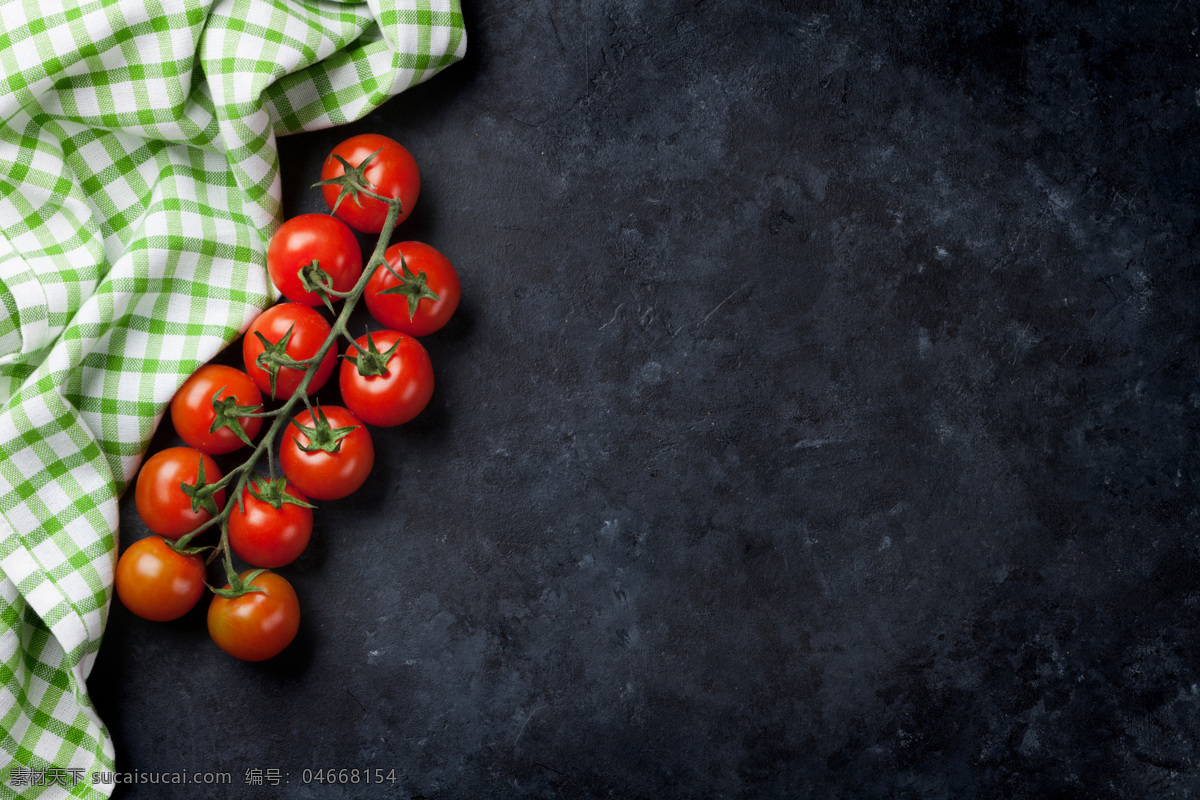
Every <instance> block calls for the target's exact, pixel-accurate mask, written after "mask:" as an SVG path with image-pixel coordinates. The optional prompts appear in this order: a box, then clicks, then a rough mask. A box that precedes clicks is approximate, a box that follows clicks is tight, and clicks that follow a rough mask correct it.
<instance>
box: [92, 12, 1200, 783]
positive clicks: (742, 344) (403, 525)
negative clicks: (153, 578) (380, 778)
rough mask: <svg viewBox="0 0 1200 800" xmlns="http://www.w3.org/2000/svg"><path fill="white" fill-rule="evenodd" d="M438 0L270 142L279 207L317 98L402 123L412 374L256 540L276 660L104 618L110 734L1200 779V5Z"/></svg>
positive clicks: (270, 753) (439, 764)
mask: <svg viewBox="0 0 1200 800" xmlns="http://www.w3.org/2000/svg"><path fill="white" fill-rule="evenodd" d="M467 6H468V7H467V9H466V12H467V26H468V33H469V36H470V49H469V54H468V56H467V58H466V60H465V62H463V63H461V64H459V65H457V66H455V67H452V68H451V69H449V70H448V71H447V72H445V73H444V74H443V75H441V76H439V77H438V78H436V79H435V80H433V81H432V82H431V83H429V84H426V85H424V86H421V87H419V88H417V89H414V90H412V91H411V92H408V93H407V94H405V95H403V96H401V97H400V98H398V99H396V100H394V101H392V102H390V103H388V104H387V105H386V106H385V107H384V108H383V109H381V110H380V111H379V112H377V113H376V114H374V115H373V116H372V117H371V118H369V119H368V120H366V121H364V122H361V123H359V124H356V125H354V126H351V127H350V128H349V129H341V130H337V131H330V132H322V133H317V134H311V135H305V136H299V137H295V138H291V139H287V140H285V141H283V142H281V157H282V159H283V164H284V168H285V176H286V178H285V181H286V182H285V191H286V197H287V200H288V203H289V213H300V212H304V211H318V210H321V209H322V207H321V206H320V200H319V198H318V196H317V194H316V193H315V192H311V191H309V190H308V189H307V188H306V186H307V184H308V183H310V182H311V181H312V180H315V176H316V172H317V170H318V168H319V164H320V161H321V160H322V159H323V157H324V155H325V153H326V152H327V151H328V149H329V148H330V147H331V146H332V145H333V144H334V143H335V142H336V141H339V140H340V139H341V138H343V137H344V136H346V135H348V134H350V133H354V132H364V131H380V132H384V133H387V134H390V135H392V136H394V137H395V138H397V139H398V140H400V141H401V142H403V143H404V144H405V145H406V146H407V147H408V148H410V149H411V150H412V152H413V153H414V154H415V155H416V157H417V159H418V161H419V162H420V164H421V166H422V170H423V185H422V194H421V200H420V203H419V204H418V206H417V208H416V211H415V213H414V215H413V218H412V219H411V220H410V222H409V223H407V224H406V226H405V227H404V228H403V229H402V230H401V233H400V235H401V236H402V237H404V238H414V239H421V240H425V241H428V242H429V243H431V244H433V245H435V246H436V247H438V248H440V249H441V250H442V251H443V252H445V253H446V254H447V255H448V256H449V257H450V258H451V259H452V260H453V261H454V262H455V264H456V265H457V266H458V267H459V270H460V272H461V274H462V278H463V292H464V296H465V299H464V301H463V306H462V307H461V309H460V311H459V313H458V316H457V318H456V319H455V320H454V321H453V322H452V323H451V325H450V326H449V327H448V328H447V329H446V330H444V331H443V332H440V333H438V334H436V335H434V336H431V337H429V338H428V339H427V346H428V348H429V351H430V353H431V355H432V357H433V360H434V364H435V369H436V373H437V381H438V383H437V389H436V393H435V396H434V400H433V402H432V405H431V407H430V408H429V410H428V411H427V412H426V413H425V415H424V416H423V417H421V418H420V419H419V420H418V421H417V422H414V423H413V424H411V425H409V426H406V427H404V428H403V429H394V430H389V431H380V432H378V433H377V435H376V442H377V446H378V449H379V451H380V452H381V453H382V457H381V459H380V461H379V464H378V466H377V470H376V472H375V474H374V475H373V476H372V478H371V479H370V481H369V482H368V484H367V485H366V487H365V488H363V489H362V490H361V491H360V492H359V493H358V494H357V495H356V496H354V497H353V498H351V499H349V500H346V501H342V502H340V503H331V504H328V505H327V506H326V508H325V509H324V513H323V514H321V515H319V517H318V523H317V530H316V533H315V541H314V544H313V546H312V547H311V549H310V551H309V552H308V553H306V554H305V555H304V556H303V557H302V559H301V560H300V561H299V562H298V563H297V564H296V565H295V566H293V567H291V568H288V569H287V570H286V571H285V574H286V575H287V577H288V578H289V579H290V580H292V581H293V583H294V584H295V585H296V587H297V589H298V591H299V593H300V596H301V600H302V604H303V610H304V619H303V623H302V626H301V631H300V634H299V637H298V640H297V641H296V642H295V643H294V644H293V646H292V647H291V649H290V650H289V651H288V653H287V655H286V656H285V657H281V658H279V659H277V660H276V661H275V662H272V663H268V664H265V665H248V664H242V663H239V662H236V661H234V660H232V659H230V658H228V657H226V656H225V655H224V654H222V653H220V652H219V651H218V650H217V649H216V647H215V646H213V645H212V644H211V642H210V641H209V640H208V638H207V635H206V633H205V631H204V623H203V613H202V612H201V611H197V612H194V613H193V614H192V615H190V616H189V617H187V618H185V620H183V621H181V622H179V623H175V624H169V625H155V624H152V623H146V622H143V621H141V620H138V619H136V618H133V617H132V616H131V615H129V614H128V613H127V612H125V611H124V609H122V608H120V606H119V605H117V606H116V607H115V609H114V612H113V614H112V618H111V623H110V627H109V631H108V634H107V636H106V641H105V644H104V647H103V649H102V651H101V653H100V657H99V660H98V662H97V665H96V668H95V671H94V672H93V674H92V677H91V680H90V681H89V686H90V688H91V690H92V692H93V695H94V698H95V702H96V705H97V707H98V708H99V710H100V713H101V715H102V717H103V719H105V721H106V722H107V723H108V725H109V727H110V730H111V732H112V734H113V736H114V738H115V741H116V747H117V753H118V758H119V764H120V768H121V769H125V770H133V769H137V770H142V771H165V770H176V769H187V770H189V771H195V770H229V771H231V772H232V773H233V778H234V789H233V790H232V791H231V792H229V793H228V794H227V795H226V794H225V793H224V792H222V793H221V794H222V796H230V797H242V796H247V797H248V796H251V794H253V795H254V796H259V794H260V792H261V790H252V789H250V788H248V787H243V785H242V781H243V778H244V773H245V771H246V770H247V769H250V768H259V769H266V768H276V769H280V770H282V771H285V772H287V773H288V774H289V777H290V781H291V783H290V784H289V786H288V787H287V789H286V796H288V797H322V798H324V797H355V798H357V797H363V798H374V797H414V798H415V797H425V798H475V797H493V798H498V797H536V798H586V797H600V796H606V797H626V798H660V797H705V798H708V797H729V798H735V797H795V798H852V797H853V798H952V797H963V798H966V797H970V798H1035V797H1037V798H1089V800H1096V799H1097V798H1145V797H1189V796H1196V795H1197V794H1198V793H1200V770H1198V768H1197V759H1198V756H1200V746H1198V738H1200V736H1198V735H1200V688H1198V685H1200V674H1198V673H1200V636H1198V635H1197V631H1196V624H1195V621H1196V615H1197V610H1198V605H1200V591H1198V586H1200V581H1198V578H1197V569H1196V568H1197V563H1198V561H1200V550H1198V547H1197V540H1196V535H1195V532H1196V520H1197V513H1198V511H1200V505H1198V503H1197V474H1198V469H1200V463H1198V456H1197V454H1198V452H1200V451H1198V449H1197V422H1196V420H1197V407H1198V406H1200V384H1198V380H1197V370H1198V360H1197V345H1198V341H1200V340H1198V337H1197V333H1198V331H1197V327H1198V323H1200V319H1198V311H1197V300H1198V299H1200V285H1198V279H1197V261H1198V255H1200V252H1198V247H1197V233H1198V219H1197V186H1198V185H1200V183H1198V180H1200V151H1198V149H1197V134H1198V133H1200V125H1198V121H1200V60H1198V56H1197V43H1198V42H1200V38H1198V36H1197V29H1198V28H1200V7H1198V6H1197V4H1196V3H1194V2H1188V1H1187V0H1178V1H1177V0H1168V1H1167V2H1165V3H1119V4H1118V3H1107V4H1097V3H1088V2H1069V3H1067V2H1049V0H1028V1H1026V2H1021V1H1019V0H1007V1H1005V2H991V3H985V2H969V1H967V0H931V1H928V2H927V1H926V0H921V2H917V1H916V0H912V1H911V2H892V3H871V2H854V1H853V0H828V1H826V0H813V1H812V2H785V3H780V2H767V1H765V0H764V2H758V3H755V2H744V3H728V4H720V3H715V2H711V1H710V2H699V3H693V2H671V1H670V0H666V1H665V2H623V1H622V2H618V1H617V0H579V2H571V3H551V2H546V0H535V1H534V2H530V1H529V0H480V1H479V2H471V3H468V4H467ZM172 435H173V434H172V433H171V431H170V430H169V425H167V426H164V430H163V431H162V432H161V433H160V435H159V437H158V441H157V442H156V446H159V445H163V444H166V443H168V442H170V441H171V440H172ZM122 524H123V534H122V535H123V537H125V538H126V540H129V539H132V538H137V537H140V536H141V535H143V533H144V530H145V529H144V528H143V527H142V526H141V523H140V521H139V520H138V519H137V515H136V512H135V511H134V508H133V505H132V503H131V502H129V499H128V498H127V500H126V502H125V503H123V505H122ZM326 767H345V768H353V767H360V768H372V769H374V768H383V769H385V770H388V769H393V768H394V769H395V771H396V772H395V774H396V779H397V782H396V783H395V784H394V785H391V784H387V785H384V786H371V787H367V786H363V785H359V786H348V787H344V788H340V789H334V788H330V787H323V786H308V787H305V786H303V785H301V771H302V770H303V769H306V768H308V769H314V768H326ZM283 791H284V790H283V789H279V790H274V791H273V792H270V791H269V792H267V794H274V795H276V796H283ZM209 793H210V792H208V791H205V790H203V789H202V788H200V787H177V788H169V787H168V788H164V787H145V786H143V787H131V788H130V789H128V790H124V791H119V792H118V794H117V796H118V797H121V798H130V799H131V798H143V797H153V798H172V797H189V798H190V797H200V796H206V795H208V794H209Z"/></svg>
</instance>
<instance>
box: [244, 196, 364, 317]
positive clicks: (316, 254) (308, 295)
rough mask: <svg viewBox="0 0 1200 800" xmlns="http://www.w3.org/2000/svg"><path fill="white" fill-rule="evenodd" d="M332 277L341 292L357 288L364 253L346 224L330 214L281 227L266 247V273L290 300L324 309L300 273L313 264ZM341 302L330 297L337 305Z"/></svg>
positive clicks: (294, 219)
mask: <svg viewBox="0 0 1200 800" xmlns="http://www.w3.org/2000/svg"><path fill="white" fill-rule="evenodd" d="M314 259H315V260H316V261H317V264H318V266H320V267H321V269H323V270H325V272H326V273H327V274H328V275H329V278H330V285H331V286H332V287H333V288H334V289H335V290H336V291H339V292H348V291H350V290H351V289H353V288H354V284H355V283H357V282H358V278H359V276H360V275H362V269H363V263H362V251H361V250H360V249H359V248H358V240H357V239H355V238H354V233H353V231H351V230H350V229H349V228H347V227H346V225H345V223H343V222H341V221H340V220H336V219H334V218H333V217H331V216H329V215H328V214H301V215H300V216H298V217H292V218H291V219H289V220H288V221H287V222H285V223H283V224H282V225H280V226H279V230H277V231H275V235H274V236H273V237H272V238H271V244H270V245H269V246H268V247H267V271H268V272H270V273H271V280H272V281H274V282H275V285H276V286H277V287H278V288H279V291H281V292H283V296H284V297H286V298H287V299H288V300H294V301H295V302H297V303H303V304H304V305H306V306H319V305H321V296H320V295H319V294H317V293H316V292H315V291H309V290H308V289H305V288H304V283H303V281H302V280H301V279H300V270H301V269H303V268H304V267H307V266H308V265H309V264H310V263H312V261H313V260H314ZM338 299H339V298H337V297H334V296H332V295H331V296H330V300H332V301H333V302H335V303H336V302H337V301H338Z"/></svg>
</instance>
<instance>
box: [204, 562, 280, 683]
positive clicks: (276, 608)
mask: <svg viewBox="0 0 1200 800" xmlns="http://www.w3.org/2000/svg"><path fill="white" fill-rule="evenodd" d="M249 576H250V572H249V571H247V572H243V573H242V574H241V576H240V577H241V579H242V580H246V578H248V577H249ZM249 585H251V586H259V587H261V588H263V589H265V590H266V591H265V592H249V593H247V594H244V595H241V596H240V597H235V598H228V597H221V596H220V595H217V596H216V597H214V598H213V601H212V605H210V606H209V607H208V633H209V635H210V636H212V639H213V641H214V642H216V643H217V645H218V646H219V647H220V648H221V649H222V650H224V651H225V652H226V653H229V655H231V656H233V657H234V658H240V659H242V660H243V661H263V660H265V659H268V658H271V657H272V656H276V655H279V653H280V652H282V650H283V648H285V647H287V646H288V645H289V644H291V643H292V640H293V639H295V638H296V632H297V631H298V630H300V601H299V600H298V599H297V598H296V590H295V589H293V588H292V585H291V584H290V583H288V581H287V579H286V578H283V577H282V576H280V575H276V574H275V573H274V572H263V573H261V574H260V575H257V576H255V577H254V579H253V580H251V581H249ZM225 588H226V589H228V588H230V587H229V585H228V584H226V585H225Z"/></svg>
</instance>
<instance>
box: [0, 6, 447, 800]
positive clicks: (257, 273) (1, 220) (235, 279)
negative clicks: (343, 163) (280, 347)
mask: <svg viewBox="0 0 1200 800" xmlns="http://www.w3.org/2000/svg"><path fill="white" fill-rule="evenodd" d="M465 48H466V39H465V36H464V33H463V24H462V14H461V11H460V8H459V3H458V0H408V1H407V2H405V1H403V0H369V2H366V3H361V4H356V3H342V2H331V1H330V0H306V1H305V2H289V1H285V0H216V2H205V0H93V1H92V2H80V3H70V2H55V0H2V1H0V231H2V232H3V236H0V304H2V306H0V402H3V406H2V407H0V796H12V795H14V794H15V795H16V796H18V797H65V796H72V797H105V796H107V795H108V794H109V793H110V792H111V789H112V786H111V785H110V784H108V783H106V782H104V780H103V778H104V776H103V774H102V773H103V772H110V771H112V770H113V769H114V755H113V748H112V743H111V740H110V738H109V736H108V734H107V732H106V730H105V728H104V724H103V723H102V721H101V720H100V719H99V718H98V717H97V715H96V713H95V711H94V709H93V707H92V705H91V703H90V701H89V699H88V696H87V687H86V685H85V683H84V681H85V679H86V678H87V675H88V673H89V672H90V670H91V666H92V663H93V661H94V659H95V656H96V652H97V650H98V648H99V646H100V640H101V636H102V635H103V632H104V624H105V620H106V618H107V613H108V607H109V603H110V602H111V598H112V582H113V568H114V564H115V560H116V549H117V545H116V539H117V537H116V531H117V498H118V497H119V496H120V494H121V493H122V491H123V490H124V489H125V487H126V486H128V484H129V483H130V481H131V480H132V478H133V476H134V474H135V472H136V470H137V467H138V464H139V463H140V461H141V459H142V456H143V454H144V453H145V450H146V446H147V443H148V442H149V440H150V436H151V434H152V433H153V431H154V428H155V426H156V425H157V423H158V421H159V420H160V419H161V417H162V414H163V411H164V408H165V406H166V404H167V402H168V401H169V400H170V399H171V396H172V394H174V392H175V389H176V388H177V387H178V386H179V385H180V384H181V383H182V382H183V380H184V379H185V378H186V377H187V376H188V375H189V374H190V373H191V372H192V371H193V370H195V368H196V367H197V366H199V365H200V364H202V363H204V362H206V361H208V360H209V359H210V358H212V356H213V355H214V354H216V353H217V351H218V350H220V349H221V348H222V347H223V346H225V345H226V344H227V343H229V342H230V341H232V340H233V339H234V338H235V337H236V336H237V335H238V334H239V333H240V332H241V331H242V330H244V329H245V327H246V326H247V325H248V324H249V322H250V321H251V320H252V319H253V318H254V316H255V315H256V314H257V313H258V312H259V310H260V309H262V308H263V307H265V306H266V305H267V304H269V303H270V302H271V301H272V300H273V299H274V290H273V289H272V287H271V286H270V283H269V281H268V280H267V277H266V271H265V269H264V260H265V256H264V254H265V251H266V241H267V239H269V237H270V234H271V233H272V232H273V231H274V229H275V228H276V227H277V226H278V225H279V223H280V222H281V221H282V220H281V216H280V214H281V206H280V183H279V169H278V159H277V153H276V147H275V137H276V136H279V135H283V134H286V133H292V132H296V131H301V130H312V129H316V128H322V127H328V126H330V125H337V124H339V123H343V122H347V121H349V120H353V119H356V118H358V117H361V116H362V115H363V114H365V113H367V112H368V111H370V110H371V109H373V108H375V107H376V106H378V105H379V104H380V103H382V102H383V101H384V100H386V99H387V98H388V97H390V96H392V95H394V94H396V93H398V92H400V91H403V90H404V89H406V88H408V87H410V86H413V85H414V84H417V83H419V82H421V81H423V80H425V79H426V78H429V77H430V76H432V75H434V74H435V73H437V72H438V71H439V70H440V69H442V68H443V67H445V66H447V65H449V64H451V63H453V62H455V61H457V60H458V59H460V58H461V57H462V56H463V54H464V52H465ZM149 766H151V765H138V768H140V769H143V770H144V769H146V768H147V767H149ZM118 769H119V766H118ZM98 773H101V774H98ZM10 793H11V794H10Z"/></svg>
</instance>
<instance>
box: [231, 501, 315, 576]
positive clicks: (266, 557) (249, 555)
mask: <svg viewBox="0 0 1200 800" xmlns="http://www.w3.org/2000/svg"><path fill="white" fill-rule="evenodd" d="M259 487H260V488H261V487H262V484H261V483H260V484H259ZM284 491H285V492H287V494H288V495H290V496H291V497H293V498H295V499H297V500H299V501H301V502H304V503H307V502H308V498H306V497H305V496H304V495H302V494H300V492H298V491H296V489H295V488H293V487H292V486H287V487H285V488H284ZM262 494H263V496H264V497H269V496H270V493H269V492H262ZM312 529H313V513H312V509H311V508H309V507H307V506H303V505H297V504H295V503H288V502H281V503H280V506H279V508H275V506H274V505H272V504H271V503H270V502H267V501H264V500H259V499H258V498H257V497H255V496H254V495H253V494H251V493H250V489H249V487H247V488H246V489H245V490H244V491H243V492H242V510H240V511H239V510H238V507H237V506H234V507H233V510H232V511H230V512H229V544H230V546H232V547H233V552H235V553H237V555H238V558H240V559H242V560H243V561H245V562H246V563H247V564H253V565H254V566H256V567H282V566H283V565H284V564H290V563H291V562H292V561H294V560H295V559H296V556H298V555H300V554H301V553H302V552H304V548H305V547H306V546H307V545H308V540H309V537H311V536H312Z"/></svg>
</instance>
